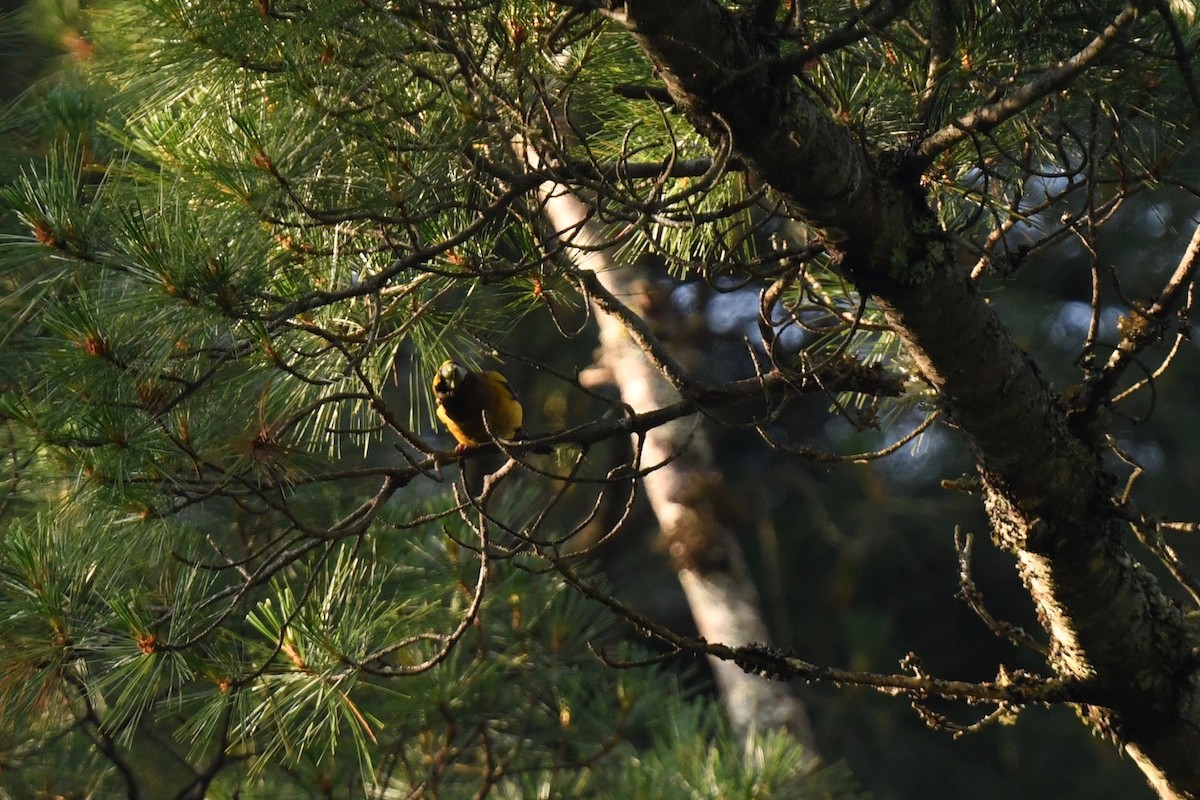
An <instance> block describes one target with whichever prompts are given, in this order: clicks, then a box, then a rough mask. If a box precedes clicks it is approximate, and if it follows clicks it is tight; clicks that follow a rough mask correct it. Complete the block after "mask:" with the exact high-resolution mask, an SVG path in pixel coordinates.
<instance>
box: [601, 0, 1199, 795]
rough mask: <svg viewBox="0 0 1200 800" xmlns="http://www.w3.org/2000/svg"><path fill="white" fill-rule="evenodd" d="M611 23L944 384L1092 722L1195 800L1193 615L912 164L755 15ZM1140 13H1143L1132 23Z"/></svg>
mask: <svg viewBox="0 0 1200 800" xmlns="http://www.w3.org/2000/svg"><path fill="white" fill-rule="evenodd" d="M608 13H609V15H610V16H611V17H612V18H613V19H614V20H616V21H617V22H618V23H619V24H621V25H623V26H624V27H625V29H626V30H628V32H629V33H630V35H632V36H633V37H634V39H635V40H636V41H637V42H638V44H639V45H640V46H641V47H642V48H643V49H644V51H645V52H646V53H647V54H648V56H649V57H650V59H651V60H652V62H653V63H654V65H655V68H656V71H657V72H658V74H659V76H660V77H661V79H662V81H663V83H664V84H665V86H666V89H667V91H668V92H669V93H670V95H671V97H672V99H673V101H674V102H675V104H676V106H677V107H678V108H679V109H680V110H681V111H683V112H684V113H685V114H686V115H687V116H688V117H689V119H690V120H691V121H692V123H693V124H694V125H695V126H696V127H697V129H698V130H700V131H701V132H703V133H705V134H706V135H708V136H709V137H710V138H712V139H713V140H720V139H724V138H728V139H730V140H731V144H732V152H733V154H734V156H735V157H737V158H739V159H740V160H741V161H742V162H743V163H744V164H745V165H746V166H747V168H748V169H750V170H752V171H753V172H754V173H755V175H756V176H757V177H758V178H759V179H761V180H763V181H764V182H766V183H767V184H769V185H771V186H772V187H773V188H775V189H776V190H777V191H779V192H780V193H781V194H783V195H784V196H786V197H787V198H788V199H789V200H790V201H791V202H792V203H793V208H794V210H795V211H797V212H798V213H799V214H800V215H802V216H804V217H805V218H806V219H807V220H808V221H809V222H810V223H811V224H812V225H813V226H815V227H816V228H818V229H820V230H822V231H823V232H824V239H825V243H826V245H827V246H828V247H829V248H830V250H831V251H833V252H834V253H836V254H837V255H838V256H839V257H840V258H841V260H842V266H843V269H844V270H845V271H846V273H847V275H849V276H850V277H851V278H852V279H853V280H854V282H855V283H856V284H857V286H858V288H859V289H860V290H862V291H863V292H864V293H867V294H870V295H871V296H872V297H873V298H874V300H875V302H876V303H877V304H878V305H879V307H880V308H881V309H882V310H883V312H884V313H885V314H886V316H887V319H888V320H889V321H890V323H891V324H892V326H893V327H894V328H895V330H896V332H897V333H898V335H899V336H900V337H901V339H902V340H903V341H904V343H905V344H906V346H907V347H908V350H909V351H910V353H911V354H912V357H913V358H914V359H915V361H916V363H917V364H918V365H919V366H920V368H921V370H922V372H923V373H924V375H925V377H926V378H927V379H928V380H929V381H930V382H931V383H932V384H933V386H934V387H936V389H937V391H938V392H939V394H940V396H941V398H942V402H943V403H944V405H945V408H946V409H947V411H948V412H949V413H950V414H951V415H952V417H953V419H954V421H955V423H956V424H957V425H958V426H959V427H960V428H961V430H962V431H963V433H964V434H965V435H966V437H967V438H968V440H969V441H970V443H971V446H972V448H973V451H974V454H975V458H976V461H977V464H978V468H979V471H980V474H981V476H982V478H983V481H984V485H985V494H986V503H987V509H988V512H989V515H990V517H991V520H992V523H993V529H994V535H995V539H996V541H997V542H998V543H999V544H1000V545H1002V546H1003V547H1004V548H1006V549H1007V550H1008V551H1010V552H1011V553H1013V554H1014V556H1015V560H1016V564H1017V568H1018V570H1019V571H1020V574H1021V576H1022V578H1023V580H1024V582H1025V585H1026V587H1027V588H1028V590H1029V592H1030V595H1031V597H1032V598H1033V600H1034V602H1035V604H1036V606H1037V609H1038V613H1039V617H1040V619H1041V622H1042V624H1043V626H1044V627H1045V628H1046V630H1047V632H1048V633H1049V634H1050V636H1051V639H1052V642H1053V646H1052V653H1051V657H1050V664H1051V666H1052V667H1053V668H1054V670H1055V671H1056V673H1058V674H1059V675H1060V676H1062V677H1068V678H1074V679H1077V680H1079V681H1080V682H1081V683H1083V684H1085V685H1086V687H1087V690H1088V691H1089V692H1093V693H1094V694H1092V695H1089V696H1094V697H1096V698H1097V701H1096V703H1095V704H1094V705H1089V706H1086V707H1084V708H1083V709H1082V712H1083V714H1084V716H1085V717H1086V718H1087V719H1088V720H1089V722H1090V723H1091V724H1092V725H1094V726H1095V727H1096V728H1097V729H1098V730H1100V731H1101V732H1103V733H1104V734H1105V735H1108V736H1110V737H1112V738H1114V739H1115V740H1116V741H1118V742H1119V743H1120V744H1121V745H1122V746H1123V747H1125V749H1126V750H1127V751H1128V752H1129V753H1130V754H1131V755H1132V757H1133V758H1134V759H1135V760H1136V762H1137V763H1138V765H1139V766H1140V767H1141V768H1142V770H1143V772H1144V773H1145V774H1146V776H1147V778H1148V779H1149V780H1150V782H1151V783H1152V785H1153V786H1154V787H1155V789H1156V790H1157V791H1158V792H1159V794H1160V795H1161V796H1163V797H1200V759H1198V758H1196V754H1197V753H1200V683H1198V682H1197V677H1196V667H1197V662H1196V658H1195V656H1194V655H1193V645H1192V642H1191V640H1190V638H1189V636H1188V632H1187V629H1186V626H1185V624H1184V620H1183V618H1182V615H1181V613H1180V612H1179V611H1178V610H1177V609H1176V608H1175V607H1174V606H1172V604H1171V603H1170V602H1169V601H1168V599H1167V598H1166V597H1165V596H1164V595H1163V593H1162V592H1161V591H1160V590H1159V589H1158V588H1157V586H1156V585H1155V583H1154V581H1153V579H1152V578H1151V577H1150V576H1148V574H1147V573H1146V572H1145V571H1144V570H1143V569H1142V568H1141V567H1140V566H1139V565H1138V564H1137V563H1136V562H1135V560H1134V559H1133V558H1132V557H1131V555H1130V554H1129V553H1128V551H1127V550H1126V549H1125V547H1124V545H1123V544H1122V541H1121V533H1122V529H1123V527H1124V526H1123V524H1122V523H1121V522H1120V521H1119V519H1118V516H1117V514H1116V510H1115V508H1114V501H1113V499H1112V485H1113V476H1111V475H1110V474H1108V473H1107V472H1106V471H1105V469H1104V468H1103V467H1102V465H1101V460H1100V455H1101V448H1102V444H1101V440H1100V437H1099V436H1098V435H1097V434H1096V433H1095V432H1094V431H1092V430H1091V429H1090V421H1085V422H1080V421H1079V420H1077V419H1075V418H1073V417H1072V416H1071V415H1070V414H1069V413H1068V408H1067V406H1066V404H1065V403H1064V402H1063V400H1062V398H1061V397H1060V396H1059V395H1058V394H1057V393H1056V392H1055V391H1054V390H1053V388H1052V387H1050V386H1049V385H1048V384H1047V382H1046V381H1045V380H1043V378H1042V377H1041V375H1040V373H1039V371H1038V369H1037V366H1036V365H1035V364H1034V363H1033V362H1032V360H1031V359H1030V358H1029V356H1028V355H1026V354H1025V353H1024V352H1023V351H1022V350H1021V349H1020V348H1019V347H1018V346H1017V345H1016V343H1015V342H1014V341H1013V339H1012V337H1011V335H1010V334H1009V333H1008V331H1007V330H1006V329H1005V327H1004V326H1003V324H1002V323H1001V322H1000V320H999V319H998V318H997V317H996V315H995V313H994V312H993V311H992V309H991V308H990V307H989V306H988V305H987V304H986V303H985V302H984V300H983V298H982V297H980V295H979V293H978V292H976V290H975V289H974V286H973V284H972V283H971V281H970V280H969V278H968V276H967V274H966V273H965V271H964V270H962V269H961V268H960V267H959V266H958V259H957V255H958V254H957V253H956V252H955V249H954V246H953V245H952V244H951V243H950V241H949V239H947V238H945V237H943V236H942V235H941V233H940V231H939V227H938V224H937V221H936V219H935V217H934V215H933V214H932V213H931V211H930V210H929V208H928V207H927V205H926V203H925V201H924V198H923V196H922V192H921V190H920V188H919V183H918V177H919V176H918V175H916V174H912V173H913V170H912V169H911V165H906V164H905V163H904V161H903V160H902V159H900V158H888V157H885V156H883V155H880V154H872V153H871V152H869V151H868V149H867V148H866V147H865V146H864V144H863V143H862V142H859V141H857V140H856V139H855V138H854V137H853V136H852V134H851V133H850V132H849V131H848V130H847V129H846V128H845V127H843V126H841V125H839V124H837V123H836V122H835V121H833V120H832V119H830V118H829V117H828V116H827V115H826V114H825V113H824V112H823V110H822V109H821V108H820V106H819V105H818V104H817V103H816V102H815V101H814V100H813V99H812V98H810V97H809V96H807V95H806V94H805V93H804V92H803V91H802V90H801V89H800V88H799V85H798V84H797V82H796V81H795V80H793V79H792V78H791V77H790V76H788V75H777V74H774V73H773V72H772V71H771V69H770V68H769V64H770V60H771V58H772V56H775V55H777V54H776V53H773V52H772V51H771V50H770V39H769V37H768V36H765V35H762V33H761V32H760V31H757V30H755V29H754V27H753V23H752V22H751V21H749V20H748V19H747V18H746V17H738V16H735V15H733V14H732V13H731V12H729V11H727V10H726V9H725V8H723V7H721V6H719V5H717V4H716V3H714V2H710V1H709V0H688V2H682V0H628V2H625V3H614V4H612V5H611V6H610V7H609V9H608ZM1136 16H1137V11H1136V8H1135V7H1133V6H1131V7H1130V8H1129V9H1127V10H1126V12H1125V14H1124V16H1123V18H1122V19H1124V20H1125V21H1124V23H1123V24H1132V23H1133V21H1134V20H1135V19H1136ZM1126 17H1130V18H1129V19H1125V18H1126ZM1114 35H1116V34H1114Z"/></svg>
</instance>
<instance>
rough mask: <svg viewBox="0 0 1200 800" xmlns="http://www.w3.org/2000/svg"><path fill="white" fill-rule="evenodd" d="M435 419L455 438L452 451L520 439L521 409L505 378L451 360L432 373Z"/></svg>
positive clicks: (521, 434)
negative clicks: (497, 441) (502, 440)
mask: <svg viewBox="0 0 1200 800" xmlns="http://www.w3.org/2000/svg"><path fill="white" fill-rule="evenodd" d="M433 396H434V398H435V399H436V400H437V416H438V419H440V420H441V421H442V423H443V424H444V425H445V426H446V427H447V428H448V429H449V431H450V433H451V434H452V435H453V436H454V438H455V439H456V440H457V441H458V444H457V446H455V448H454V450H455V452H457V453H461V452H462V451H463V450H465V449H466V448H468V447H470V446H472V445H477V444H484V443H486V442H490V441H492V440H494V439H515V438H524V437H525V436H526V435H527V434H526V433H525V431H524V429H523V428H522V427H521V422H522V421H523V419H524V416H525V412H524V409H522V408H521V402H520V401H519V400H517V395H516V393H515V392H514V391H513V390H512V387H511V386H509V385H508V380H507V379H506V378H505V377H504V376H503V375H501V374H500V373H499V372H491V371H489V372H473V371H471V370H469V369H467V368H466V367H464V366H463V365H461V364H459V363H458V362H457V361H454V360H453V359H451V360H448V361H445V362H443V363H442V365H441V366H440V367H438V370H437V372H436V373H434V375H433Z"/></svg>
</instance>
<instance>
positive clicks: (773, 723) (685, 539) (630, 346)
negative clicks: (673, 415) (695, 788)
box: [540, 183, 816, 753]
mask: <svg viewBox="0 0 1200 800" xmlns="http://www.w3.org/2000/svg"><path fill="white" fill-rule="evenodd" d="M540 194H541V196H542V203H543V209H544V213H545V216H546V218H547V219H548V220H549V221H550V224H551V226H552V227H553V228H554V230H555V231H556V232H557V234H558V235H559V236H560V237H561V238H562V239H563V240H564V241H565V242H566V243H568V245H571V244H573V245H575V246H577V247H578V248H582V249H573V248H571V247H569V246H568V252H569V253H571V254H572V257H573V258H574V259H575V261H576V265H577V266H578V267H579V268H580V269H584V270H588V271H589V272H592V273H594V274H595V275H596V276H597V279H598V280H599V281H600V283H601V284H602V285H603V287H604V288H605V289H606V290H607V291H608V292H609V293H610V294H612V295H615V296H617V297H621V298H625V300H626V302H630V303H633V304H636V303H637V298H638V297H639V296H644V295H645V291H646V290H645V286H644V281H642V272H641V270H640V269H639V268H637V267H635V266H634V265H628V264H627V265H621V268H620V269H614V264H613V262H612V257H611V253H610V252H609V251H608V250H607V249H603V248H602V247H599V246H600V245H601V244H602V243H603V241H604V238H603V236H602V235H601V233H600V232H599V231H596V230H594V229H593V223H592V222H590V221H589V220H588V216H589V214H588V209H587V207H586V206H585V205H584V204H583V203H582V202H581V201H580V200H579V199H578V198H577V197H575V195H573V194H572V193H571V192H570V190H569V189H567V188H566V187H564V186H560V185H556V184H553V183H547V184H544V185H543V186H542V188H541V191H540ZM594 248H598V249H594ZM596 318H597V324H598V325H599V328H600V344H601V354H600V359H599V360H600V364H601V366H602V367H603V368H604V369H605V370H607V372H608V373H609V374H610V375H611V376H612V381H613V383H614V384H615V385H616V386H617V388H618V389H619V391H620V393H621V400H622V402H624V403H625V404H627V405H628V406H629V407H630V408H632V409H633V410H634V411H635V412H644V411H650V410H653V409H656V408H663V407H665V406H668V405H670V404H671V403H672V402H675V401H676V400H677V399H678V393H677V392H676V391H675V389H674V388H673V387H672V386H671V385H670V383H668V382H667V380H666V379H665V378H664V377H663V375H662V373H661V372H660V371H659V370H658V369H656V368H655V365H654V364H652V363H651V362H650V360H649V359H648V358H647V354H646V353H645V351H643V350H642V348H641V347H640V346H639V345H638V344H637V342H635V341H634V339H633V338H631V336H630V333H629V331H628V329H627V328H626V327H625V325H624V324H623V323H622V322H621V321H620V320H618V319H616V318H614V317H613V316H611V315H609V314H606V313H604V311H603V310H601V309H597V316H596ZM659 464H662V465H663V466H662V467H661V468H658V469H655V470H654V471H653V472H650V473H649V474H647V475H646V477H645V479H644V480H643V486H644V487H645V490H646V496H647V498H648V499H649V501H650V505H651V508H652V509H653V511H654V515H655V517H656V518H657V519H658V523H659V527H660V530H661V536H662V538H663V541H664V544H665V547H666V550H667V553H668V555H669V557H670V559H671V562H672V565H673V566H674V567H675V570H676V573H677V574H678V576H679V582H680V584H681V585H682V587H683V591H684V595H685V596H686V598H687V601H688V607H689V608H690V609H691V611H692V617H693V619H694V620H695V622H696V627H697V629H698V630H699V632H700V635H701V636H703V637H704V638H705V639H707V640H708V641H712V642H724V643H726V644H731V645H744V644H752V643H766V642H768V641H769V639H770V636H769V634H768V632H767V626H766V623H765V622H764V621H763V614H762V610H761V608H760V607H759V603H758V594H757V592H756V590H755V587H754V583H753V581H751V579H750V577H749V574H748V572H747V570H746V568H745V564H744V556H743V555H742V551H741V546H740V545H739V544H738V539H737V535H736V530H735V529H734V527H733V526H732V525H730V524H729V523H728V522H727V520H728V517H729V515H728V514H727V513H723V512H724V511H726V510H727V509H722V507H721V506H722V503H723V501H724V502H725V503H729V502H731V501H730V498H729V494H730V493H729V491H728V489H726V488H725V486H724V481H723V479H722V477H721V475H720V473H719V472H718V471H717V470H716V469H715V467H714V465H713V459H712V454H711V452H710V450H709V447H708V445H707V442H706V438H705V436H704V432H703V431H702V430H699V429H697V428H696V427H695V425H694V423H693V422H690V421H688V420H686V419H680V420H676V421H674V422H672V423H669V424H667V425H661V426H657V427H655V428H653V429H651V430H648V431H646V433H645V434H644V435H643V443H642V463H641V466H642V467H649V466H654V465H659ZM710 663H711V665H712V668H713V672H714V675H715V677H716V681H717V688H718V691H719V695H720V699H721V705H722V707H723V708H724V709H725V713H726V716H727V717H728V718H729V721H730V723H731V724H732V725H733V728H734V730H735V731H737V732H738V733H739V734H740V735H742V736H746V735H748V734H751V733H759V732H764V731H768V730H772V729H783V730H787V731H789V732H790V733H791V734H792V735H793V736H795V737H796V739H797V740H798V741H800V742H801V743H802V744H804V745H805V746H806V747H807V748H808V749H809V750H810V751H812V752H813V753H815V752H816V750H815V741H814V739H813V735H812V729H811V726H810V724H809V721H808V714H807V712H806V710H805V708H804V704H803V703H802V702H801V701H800V699H799V698H798V697H796V695H795V694H794V693H793V692H792V691H791V689H790V688H789V687H788V686H787V685H786V684H783V683H778V682H775V681H770V680H767V679H766V678H763V677H760V676H758V675H752V674H749V673H747V672H745V671H743V670H742V669H741V668H740V667H738V666H737V665H736V664H733V663H731V662H728V661H722V660H720V659H710Z"/></svg>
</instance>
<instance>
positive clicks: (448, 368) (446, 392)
mask: <svg viewBox="0 0 1200 800" xmlns="http://www.w3.org/2000/svg"><path fill="white" fill-rule="evenodd" d="M466 377H467V369H466V367H464V366H463V365H462V364H459V363H458V362H457V361H453V360H451V361H444V362H442V365H441V366H440V367H438V371H437V374H436V375H434V376H433V393H434V394H435V395H437V399H438V400H441V399H442V398H445V397H449V396H450V395H452V394H454V390H455V389H457V388H458V387H459V386H461V385H462V382H463V379H464V378H466Z"/></svg>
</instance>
